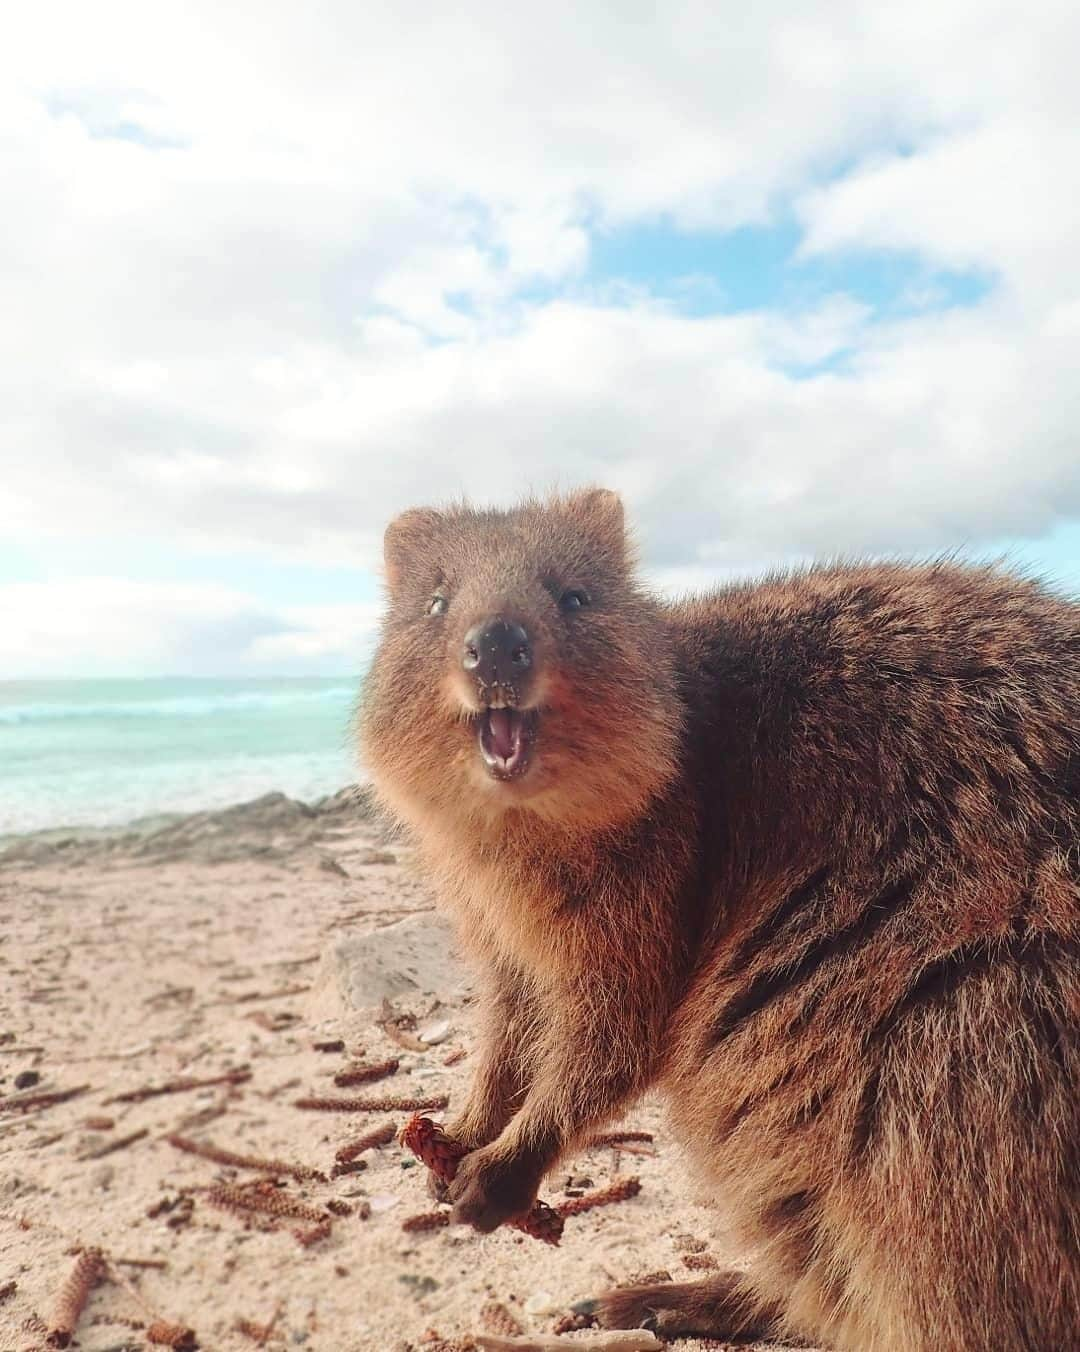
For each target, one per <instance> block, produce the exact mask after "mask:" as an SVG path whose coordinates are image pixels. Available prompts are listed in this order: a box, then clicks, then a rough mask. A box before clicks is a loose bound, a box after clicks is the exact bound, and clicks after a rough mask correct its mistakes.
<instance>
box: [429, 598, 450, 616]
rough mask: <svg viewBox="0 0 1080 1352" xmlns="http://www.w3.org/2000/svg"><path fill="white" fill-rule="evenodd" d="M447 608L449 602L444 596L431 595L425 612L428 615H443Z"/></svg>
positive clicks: (448, 607)
mask: <svg viewBox="0 0 1080 1352" xmlns="http://www.w3.org/2000/svg"><path fill="white" fill-rule="evenodd" d="M449 609H450V602H449V601H448V600H447V599H446V597H445V596H433V597H432V598H431V605H429V606H428V608H427V613H428V614H429V615H445V614H446V612H447V611H448V610H449Z"/></svg>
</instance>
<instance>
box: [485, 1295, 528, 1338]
mask: <svg viewBox="0 0 1080 1352" xmlns="http://www.w3.org/2000/svg"><path fill="white" fill-rule="evenodd" d="M480 1323H481V1324H483V1326H484V1332H485V1333H498V1334H501V1335H502V1336H503V1337H504V1338H516V1337H517V1336H518V1334H520V1333H524V1332H525V1330H524V1329H523V1328H522V1326H521V1325H520V1324H519V1323H518V1321H517V1320H516V1319H515V1318H514V1316H513V1315H512V1314H511V1313H510V1311H509V1310H508V1309H507V1308H506V1306H505V1305H503V1304H502V1302H501V1301H498V1300H489V1301H488V1303H487V1304H486V1305H485V1306H484V1307H483V1309H482V1310H481V1311H480Z"/></svg>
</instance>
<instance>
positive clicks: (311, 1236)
mask: <svg viewBox="0 0 1080 1352" xmlns="http://www.w3.org/2000/svg"><path fill="white" fill-rule="evenodd" d="M292 1233H293V1239H295V1240H296V1241H297V1243H298V1244H300V1245H301V1246H302V1247H303V1248H305V1249H308V1248H310V1247H311V1245H312V1244H318V1243H319V1242H320V1240H324V1239H329V1238H330V1222H329V1221H328V1220H321V1221H319V1223H318V1225H313V1226H311V1228H310V1229H307V1230H294V1231H293V1232H292Z"/></svg>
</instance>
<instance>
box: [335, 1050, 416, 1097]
mask: <svg viewBox="0 0 1080 1352" xmlns="http://www.w3.org/2000/svg"><path fill="white" fill-rule="evenodd" d="M400 1065H401V1062H400V1061H399V1060H398V1059H397V1057H396V1056H391V1057H388V1058H387V1059H386V1060H385V1061H375V1062H372V1064H371V1065H367V1066H364V1065H357V1066H348V1067H347V1068H346V1069H345V1070H339V1071H338V1073H337V1074H336V1075H335V1076H334V1083H335V1084H336V1085H337V1087H338V1088H339V1089H347V1088H348V1087H349V1085H353V1084H368V1083H370V1082H371V1081H372V1080H383V1079H385V1078H386V1077H387V1076H388V1075H396V1074H397V1070H398V1066H400Z"/></svg>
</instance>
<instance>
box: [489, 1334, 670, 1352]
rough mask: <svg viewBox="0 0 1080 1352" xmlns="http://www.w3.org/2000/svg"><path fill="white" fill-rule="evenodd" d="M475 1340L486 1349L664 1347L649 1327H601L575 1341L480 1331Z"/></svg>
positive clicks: (652, 1350) (645, 1350)
mask: <svg viewBox="0 0 1080 1352" xmlns="http://www.w3.org/2000/svg"><path fill="white" fill-rule="evenodd" d="M476 1342H477V1344H478V1345H479V1346H480V1347H481V1348H483V1349H484V1350H485V1352H567V1349H568V1348H571V1347H573V1348H579V1347H580V1348H581V1349H582V1352H663V1349H664V1346H665V1344H664V1343H662V1342H661V1341H660V1339H659V1338H658V1337H657V1336H656V1334H655V1333H650V1332H649V1331H648V1329H610V1330H607V1329H605V1330H599V1329H598V1330H597V1331H596V1332H595V1333H589V1334H586V1335H584V1336H583V1337H582V1338H580V1339H577V1338H575V1339H574V1340H573V1341H572V1342H568V1341H567V1340H566V1339H565V1338H559V1337H554V1336H553V1337H548V1336H547V1335H546V1334H543V1333H539V1334H532V1335H529V1334H526V1335H524V1336H523V1337H521V1338H497V1337H492V1336H491V1335H490V1334H487V1333H479V1334H477V1335H476Z"/></svg>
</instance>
